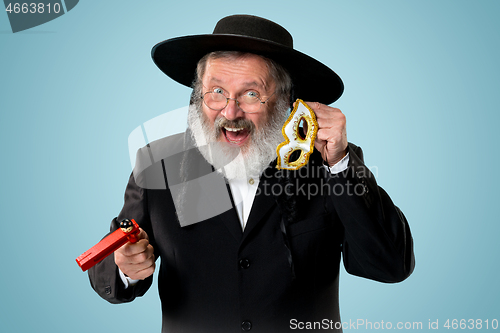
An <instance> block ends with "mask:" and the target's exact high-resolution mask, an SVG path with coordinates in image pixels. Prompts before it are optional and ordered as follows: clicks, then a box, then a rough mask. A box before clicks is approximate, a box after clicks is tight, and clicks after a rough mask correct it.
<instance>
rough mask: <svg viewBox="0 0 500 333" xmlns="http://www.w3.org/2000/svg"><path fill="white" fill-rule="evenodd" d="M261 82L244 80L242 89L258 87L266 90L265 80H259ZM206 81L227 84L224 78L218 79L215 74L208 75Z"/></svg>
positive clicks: (267, 86)
mask: <svg viewBox="0 0 500 333" xmlns="http://www.w3.org/2000/svg"><path fill="white" fill-rule="evenodd" d="M260 81H261V82H258V81H255V80H254V81H246V82H243V83H242V85H241V86H242V87H243V89H248V88H259V89H262V90H264V91H266V92H267V90H268V88H269V86H270V85H269V84H266V81H265V80H260ZM208 83H209V84H210V83H214V84H220V85H224V84H227V83H226V82H225V81H224V80H222V79H219V78H217V77H215V76H210V77H209V78H208Z"/></svg>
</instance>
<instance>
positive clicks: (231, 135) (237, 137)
mask: <svg viewBox="0 0 500 333" xmlns="http://www.w3.org/2000/svg"><path fill="white" fill-rule="evenodd" d="M247 136H248V130H246V129H244V130H241V131H237V132H232V131H227V130H226V138H227V139H228V140H229V141H242V140H244V139H245V138H246V137H247Z"/></svg>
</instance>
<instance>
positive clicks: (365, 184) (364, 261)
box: [330, 143, 415, 282]
mask: <svg viewBox="0 0 500 333" xmlns="http://www.w3.org/2000/svg"><path fill="white" fill-rule="evenodd" d="M348 150H349V166H348V168H347V170H345V171H344V172H341V173H340V174H337V175H332V178H331V179H330V181H331V182H332V183H333V184H332V185H333V186H335V187H337V188H336V191H334V193H335V194H334V195H332V196H331V199H332V202H333V206H334V208H335V211H336V212H337V215H338V217H339V219H340V221H341V222H342V225H343V227H344V237H343V243H342V254H343V260H344V266H345V269H346V270H347V272H349V273H350V274H353V275H357V276H361V277H365V278H369V279H372V280H376V281H380V282H400V281H403V280H404V279H406V278H407V277H408V276H409V275H410V274H411V273H412V271H413V268H414V266H415V257H414V254H413V239H412V236H411V233H410V228H409V226H408V222H407V221H406V218H405V216H404V215H403V213H402V212H401V211H400V210H399V208H398V207H396V206H395V205H394V204H393V202H392V200H391V198H390V197H389V196H388V194H387V193H386V192H385V191H384V190H383V189H382V188H381V187H379V186H378V185H377V182H376V180H375V177H374V175H373V174H372V173H371V171H370V170H369V169H368V168H367V167H366V166H365V164H364V161H363V152H362V150H361V148H359V147H357V146H355V145H353V144H351V143H349V146H348Z"/></svg>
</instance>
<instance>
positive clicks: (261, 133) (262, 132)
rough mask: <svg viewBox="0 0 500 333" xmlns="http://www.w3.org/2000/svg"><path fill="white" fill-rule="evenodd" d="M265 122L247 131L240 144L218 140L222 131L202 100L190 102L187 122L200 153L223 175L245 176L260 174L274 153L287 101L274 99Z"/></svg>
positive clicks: (242, 177)
mask: <svg viewBox="0 0 500 333" xmlns="http://www.w3.org/2000/svg"><path fill="white" fill-rule="evenodd" d="M272 112H273V114H272V115H270V116H269V117H268V120H267V122H266V124H265V125H264V126H262V127H261V128H260V129H259V130H255V131H252V132H251V133H250V138H249V139H250V140H249V142H248V143H247V144H245V145H244V146H243V147H241V149H240V147H238V146H236V145H231V144H228V143H225V142H219V141H218V137H217V133H221V131H220V128H217V127H218V125H217V121H216V122H215V123H216V124H210V123H209V120H208V119H207V117H206V116H205V114H204V113H203V110H202V105H201V103H194V104H191V105H190V107H189V114H188V126H189V128H190V129H191V133H192V137H193V139H194V141H195V144H196V146H197V147H198V149H199V150H200V152H201V154H202V156H203V157H204V158H205V159H206V160H207V161H208V163H210V164H211V165H213V166H214V168H215V169H216V170H217V172H219V173H221V174H222V175H223V176H224V177H225V178H226V179H228V180H233V179H247V178H249V177H259V176H260V174H261V173H262V172H263V171H264V170H265V169H266V168H267V167H268V166H269V164H270V163H271V162H272V161H274V160H275V159H276V157H277V155H276V147H277V146H278V145H279V144H280V143H281V142H282V141H283V140H284V138H283V136H282V134H281V127H282V126H283V123H284V122H285V120H286V118H287V116H288V105H287V103H286V101H281V102H278V103H276V107H275V109H274V110H272Z"/></svg>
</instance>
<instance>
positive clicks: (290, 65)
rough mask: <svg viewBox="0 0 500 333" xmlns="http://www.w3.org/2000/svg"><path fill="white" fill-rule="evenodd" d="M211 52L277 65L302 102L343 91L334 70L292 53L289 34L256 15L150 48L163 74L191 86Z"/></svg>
mask: <svg viewBox="0 0 500 333" xmlns="http://www.w3.org/2000/svg"><path fill="white" fill-rule="evenodd" d="M213 51H241V52H248V53H254V54H258V55H262V56H264V57H266V58H269V59H272V60H274V61H276V62H278V63H279V64H280V65H282V66H283V67H284V68H286V69H287V71H288V72H289V73H290V75H291V77H292V82H293V87H294V94H295V97H296V98H300V99H302V100H305V101H311V102H320V103H323V104H331V103H333V102H335V101H336V100H337V99H338V98H339V97H340V96H341V95H342V92H343V91H344V84H343V83H342V80H341V79H340V77H339V76H338V75H337V74H336V73H335V72H334V71H332V70H331V69H330V68H328V67H327V66H325V65H324V64H322V63H321V62H319V61H317V60H316V59H314V58H311V57H309V56H308V55H306V54H304V53H302V52H299V51H297V50H294V48H293V38H292V35H290V33H289V32H288V31H287V30H286V29H285V28H283V27H282V26H280V25H278V24H276V23H274V22H272V21H269V20H266V19H263V18H260V17H257V16H251V15H232V16H228V17H225V18H223V19H221V20H220V21H219V22H217V25H216V26H215V29H214V31H213V33H212V34H206V35H194V36H185V37H177V38H172V39H167V40H165V41H163V42H160V43H158V44H156V45H155V46H154V47H153V49H152V50H151V56H152V57H153V61H154V62H155V64H156V65H157V66H158V67H159V68H160V69H161V70H162V71H163V72H164V73H165V74H167V75H168V76H169V77H171V78H172V79H174V80H175V81H177V82H179V83H181V84H183V85H185V86H188V87H191V86H192V83H193V81H194V79H195V77H196V65H197V64H198V61H199V60H200V59H201V58H203V56H205V55H206V54H207V53H210V52H213Z"/></svg>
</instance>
